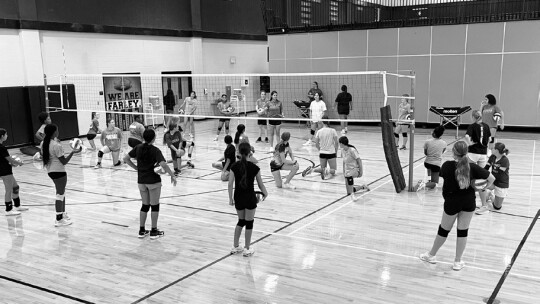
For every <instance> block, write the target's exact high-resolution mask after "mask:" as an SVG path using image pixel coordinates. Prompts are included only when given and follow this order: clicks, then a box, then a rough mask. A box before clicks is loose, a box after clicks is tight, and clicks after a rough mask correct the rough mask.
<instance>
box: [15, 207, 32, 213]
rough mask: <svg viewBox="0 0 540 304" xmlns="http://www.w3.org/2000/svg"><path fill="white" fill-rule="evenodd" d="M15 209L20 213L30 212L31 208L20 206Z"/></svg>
mask: <svg viewBox="0 0 540 304" xmlns="http://www.w3.org/2000/svg"><path fill="white" fill-rule="evenodd" d="M13 209H15V210H16V211H19V212H20V211H28V210H29V209H30V208H28V207H23V206H19V207H13Z"/></svg>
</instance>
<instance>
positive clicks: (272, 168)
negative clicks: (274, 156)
mask: <svg viewBox="0 0 540 304" xmlns="http://www.w3.org/2000/svg"><path fill="white" fill-rule="evenodd" d="M281 168H283V164H281V165H278V164H276V161H274V160H273V161H271V162H270V171H271V172H274V171H279V170H281Z"/></svg>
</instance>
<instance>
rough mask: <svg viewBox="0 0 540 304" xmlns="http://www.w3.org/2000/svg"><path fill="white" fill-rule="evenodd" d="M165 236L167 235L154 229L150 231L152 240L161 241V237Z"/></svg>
mask: <svg viewBox="0 0 540 304" xmlns="http://www.w3.org/2000/svg"><path fill="white" fill-rule="evenodd" d="M164 235H165V232H164V231H161V230H153V229H152V231H150V239H151V240H155V239H159V238H160V237H162V236H164Z"/></svg>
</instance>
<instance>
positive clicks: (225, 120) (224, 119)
mask: <svg viewBox="0 0 540 304" xmlns="http://www.w3.org/2000/svg"><path fill="white" fill-rule="evenodd" d="M227 121H231V119H230V118H220V119H219V122H227Z"/></svg>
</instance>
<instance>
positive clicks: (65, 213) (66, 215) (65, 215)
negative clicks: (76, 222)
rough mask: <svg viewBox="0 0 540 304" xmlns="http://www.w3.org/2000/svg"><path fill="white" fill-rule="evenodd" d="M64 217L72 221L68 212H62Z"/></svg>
mask: <svg viewBox="0 0 540 304" xmlns="http://www.w3.org/2000/svg"><path fill="white" fill-rule="evenodd" d="M62 218H64V219H66V220H68V221H71V218H70V217H69V215H68V214H67V212H64V213H62Z"/></svg>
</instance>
